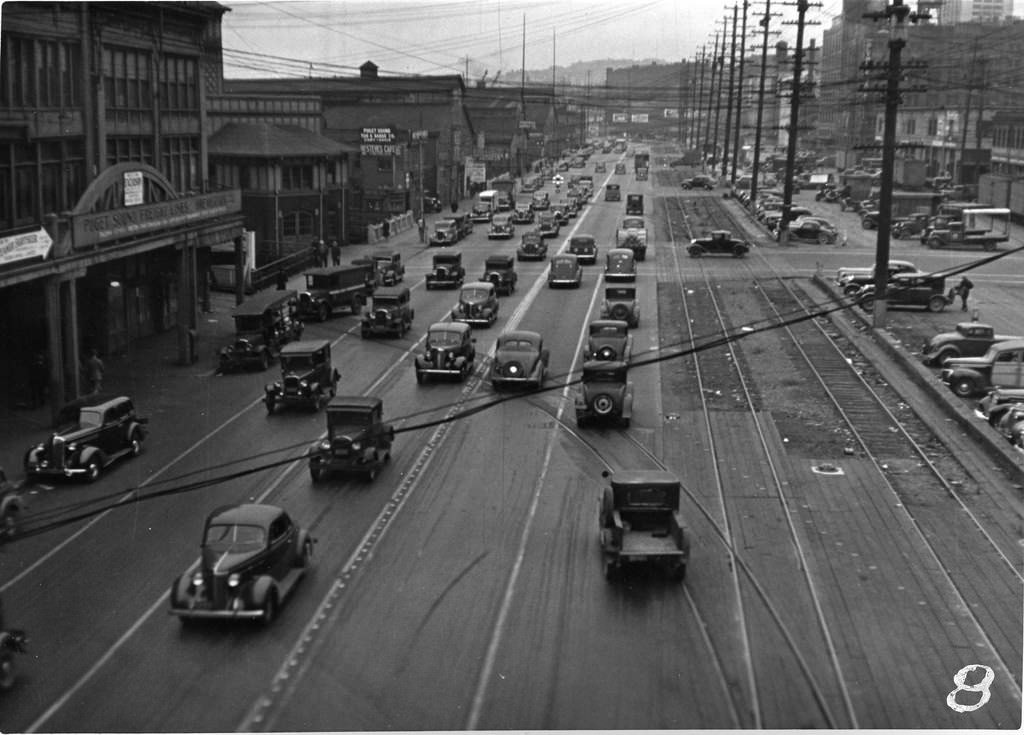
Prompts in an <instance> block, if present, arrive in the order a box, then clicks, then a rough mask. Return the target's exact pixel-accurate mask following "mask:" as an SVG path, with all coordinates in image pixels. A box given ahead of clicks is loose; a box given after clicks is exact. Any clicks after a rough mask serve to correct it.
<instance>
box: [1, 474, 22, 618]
mask: <svg viewBox="0 0 1024 735" xmlns="http://www.w3.org/2000/svg"><path fill="white" fill-rule="evenodd" d="M25 507H26V503H25V496H24V494H23V493H22V492H21V488H20V487H18V486H17V485H15V484H14V483H13V482H11V481H10V480H8V479H7V473H6V472H4V468H3V467H0V538H2V537H3V536H5V535H9V534H11V533H14V532H15V531H16V530H17V528H18V523H19V521H20V520H21V514H22V513H23V512H24V510H25ZM2 627H3V626H2V625H0V628H2Z"/></svg>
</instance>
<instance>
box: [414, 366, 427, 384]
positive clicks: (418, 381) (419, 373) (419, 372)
mask: <svg viewBox="0 0 1024 735" xmlns="http://www.w3.org/2000/svg"><path fill="white" fill-rule="evenodd" d="M425 377H426V376H424V375H423V371H422V370H417V371H416V385H423V381H424V379H425Z"/></svg>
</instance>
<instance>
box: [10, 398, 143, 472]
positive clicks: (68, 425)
mask: <svg viewBox="0 0 1024 735" xmlns="http://www.w3.org/2000/svg"><path fill="white" fill-rule="evenodd" d="M147 423H148V419H144V418H140V417H139V416H138V415H137V414H136V412H135V406H134V405H133V404H132V400H131V399H130V398H128V397H126V396H104V395H94V396H87V397H85V398H80V399H78V400H77V401H73V402H71V403H69V404H67V405H66V406H64V407H63V408H61V410H60V411H59V412H58V416H57V425H56V428H55V430H54V431H53V433H51V434H50V437H49V438H48V439H47V440H46V441H44V442H41V443H39V444H36V445H35V446H34V447H32V448H31V449H29V450H28V451H27V452H26V453H25V475H26V476H27V478H28V479H29V480H35V479H38V478H41V477H76V478H79V477H80V478H82V479H83V480H85V481H86V482H95V481H96V480H97V479H99V476H100V474H101V473H102V472H103V470H104V469H106V468H107V467H109V466H110V465H111V464H113V463H114V462H115V461H116V460H118V459H120V458H121V457H137V456H139V454H141V453H142V441H143V440H144V439H145V438H146V424H147Z"/></svg>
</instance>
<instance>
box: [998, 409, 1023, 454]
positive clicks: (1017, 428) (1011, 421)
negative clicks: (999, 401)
mask: <svg viewBox="0 0 1024 735" xmlns="http://www.w3.org/2000/svg"><path fill="white" fill-rule="evenodd" d="M995 429H996V431H998V432H999V433H1000V434H1002V436H1003V438H1004V439H1006V441H1008V442H1010V444H1012V445H1013V446H1015V447H1020V448H1021V449H1024V403H1016V404H1013V405H1011V406H1010V407H1009V408H1008V409H1006V410H1005V411H1003V413H1002V416H1000V417H999V421H997V422H996V423H995Z"/></svg>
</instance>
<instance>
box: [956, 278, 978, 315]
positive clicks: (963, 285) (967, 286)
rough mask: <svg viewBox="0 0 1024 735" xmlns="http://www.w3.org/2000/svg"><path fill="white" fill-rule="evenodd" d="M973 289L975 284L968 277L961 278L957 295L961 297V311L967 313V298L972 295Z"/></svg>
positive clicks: (957, 287) (957, 286)
mask: <svg viewBox="0 0 1024 735" xmlns="http://www.w3.org/2000/svg"><path fill="white" fill-rule="evenodd" d="M972 288H974V284H973V283H971V279H970V278H968V277H967V276H964V277H963V278H961V279H960V282H959V283H958V284H956V293H957V295H958V296H959V297H960V311H967V297H968V296H970V295H971V289H972Z"/></svg>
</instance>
